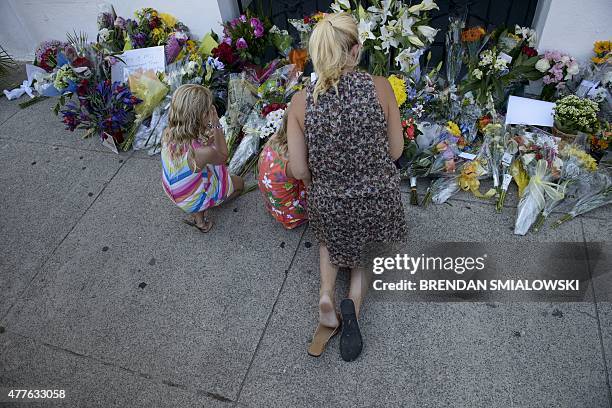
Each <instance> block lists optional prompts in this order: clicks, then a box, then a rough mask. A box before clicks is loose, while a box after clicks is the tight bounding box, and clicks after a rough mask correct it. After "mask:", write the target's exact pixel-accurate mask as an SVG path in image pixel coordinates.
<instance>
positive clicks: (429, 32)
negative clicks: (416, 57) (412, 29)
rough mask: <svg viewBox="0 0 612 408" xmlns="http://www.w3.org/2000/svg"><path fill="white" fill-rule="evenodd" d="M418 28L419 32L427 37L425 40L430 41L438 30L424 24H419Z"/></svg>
mask: <svg viewBox="0 0 612 408" xmlns="http://www.w3.org/2000/svg"><path fill="white" fill-rule="evenodd" d="M418 30H419V32H420V33H421V34H423V36H425V38H427V41H429V42H430V43H431V42H433V40H434V37H435V36H436V34H438V30H436V29H435V28H432V27H429V26H426V25H422V26H419V28H418Z"/></svg>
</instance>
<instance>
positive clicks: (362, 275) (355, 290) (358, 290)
mask: <svg viewBox="0 0 612 408" xmlns="http://www.w3.org/2000/svg"><path fill="white" fill-rule="evenodd" d="M366 281H367V278H366V272H365V269H364V268H361V267H357V268H351V284H350V286H349V294H348V297H349V298H350V299H351V300H352V301H353V303H354V304H355V314H356V315H357V317H359V309H361V303H362V302H363V297H364V296H365V293H366V290H367V282H366Z"/></svg>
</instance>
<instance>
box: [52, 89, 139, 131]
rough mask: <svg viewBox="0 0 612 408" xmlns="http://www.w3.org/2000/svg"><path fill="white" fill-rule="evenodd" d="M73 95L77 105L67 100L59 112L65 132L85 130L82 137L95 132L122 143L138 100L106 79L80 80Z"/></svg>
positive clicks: (127, 90) (130, 124)
mask: <svg viewBox="0 0 612 408" xmlns="http://www.w3.org/2000/svg"><path fill="white" fill-rule="evenodd" d="M77 95H78V100H79V104H78V105H77V104H76V103H75V102H73V101H71V102H68V103H67V104H66V107H65V108H64V109H62V110H61V113H62V116H63V122H64V123H65V124H66V129H68V130H70V131H74V130H75V129H76V128H80V129H86V130H87V133H86V134H85V137H87V136H90V135H92V134H94V133H96V134H98V135H99V136H100V138H102V139H106V138H107V137H112V138H113V140H114V142H115V143H123V142H124V135H125V134H126V132H127V131H128V130H129V128H130V127H131V126H132V123H133V122H134V116H135V109H134V108H135V107H136V106H137V105H138V104H139V103H140V102H141V100H140V99H138V98H136V97H135V96H134V95H132V93H131V92H130V89H129V88H128V87H127V86H125V85H123V84H121V83H119V82H113V83H111V81H109V80H106V81H101V82H99V83H98V84H91V83H89V81H87V80H83V81H81V83H79V86H78V89H77Z"/></svg>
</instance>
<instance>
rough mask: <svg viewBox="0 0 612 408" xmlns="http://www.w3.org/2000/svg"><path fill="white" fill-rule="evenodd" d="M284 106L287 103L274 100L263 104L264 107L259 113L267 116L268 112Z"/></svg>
mask: <svg viewBox="0 0 612 408" xmlns="http://www.w3.org/2000/svg"><path fill="white" fill-rule="evenodd" d="M286 107H287V105H286V104H284V103H277V102H274V103H271V104H269V105H266V106H264V108H263V109H262V110H261V114H262V116H263V117H266V116H268V114H269V113H270V112H274V111H276V110H279V109H285V108H286Z"/></svg>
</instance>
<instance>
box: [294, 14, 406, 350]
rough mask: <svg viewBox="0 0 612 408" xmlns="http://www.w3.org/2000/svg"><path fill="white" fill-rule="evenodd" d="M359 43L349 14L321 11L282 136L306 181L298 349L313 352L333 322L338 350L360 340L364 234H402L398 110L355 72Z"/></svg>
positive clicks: (383, 89)
mask: <svg viewBox="0 0 612 408" xmlns="http://www.w3.org/2000/svg"><path fill="white" fill-rule="evenodd" d="M360 50H361V46H360V44H359V35H358V30H357V25H356V23H355V21H354V19H353V17H351V16H350V15H349V14H347V13H337V14H330V15H327V16H326V17H325V18H324V19H323V20H321V21H320V22H319V23H318V24H317V25H316V27H315V28H314V30H313V32H312V34H311V36H310V43H309V54H310V57H311V59H312V62H313V65H314V70H315V73H316V75H317V77H318V78H317V80H316V82H315V83H314V84H310V86H308V87H307V88H306V89H304V90H302V91H300V92H298V93H297V94H295V95H294V97H293V99H292V103H291V105H290V108H289V117H288V123H287V142H288V148H289V158H290V161H291V163H292V165H291V166H292V171H293V174H294V176H295V177H296V178H298V179H300V180H302V181H303V182H304V184H305V185H306V186H307V195H306V196H307V204H308V218H309V220H310V226H311V228H312V230H313V231H314V233H315V235H316V237H317V240H318V241H319V262H320V269H321V287H320V293H319V295H320V297H319V324H318V326H317V328H316V330H315V333H314V336H313V340H312V342H311V344H310V346H309V348H308V353H309V354H310V355H313V356H319V355H321V354H322V353H323V351H324V350H325V347H326V345H327V342H328V340H329V339H330V338H331V337H332V336H334V335H335V334H336V333H337V332H338V331H339V328H340V324H341V323H342V335H341V338H340V354H341V356H342V358H343V359H344V360H346V361H351V360H354V359H355V358H357V356H358V355H359V354H360V353H361V349H362V337H361V333H360V331H359V325H358V320H357V319H358V317H359V312H360V309H361V304H362V300H363V296H364V294H365V290H366V287H367V283H366V272H365V269H364V265H363V263H362V259H361V257H362V255H363V252H364V249H365V247H366V245H368V244H369V243H373V242H390V241H401V240H404V239H405V237H406V233H407V232H406V222H405V216H404V208H403V205H402V201H401V197H400V190H399V173H398V170H397V168H396V167H395V164H394V161H395V160H397V159H398V158H399V156H400V155H401V153H402V149H403V139H402V127H401V122H400V115H399V109H398V107H397V102H396V100H395V96H394V94H393V90H392V88H391V85H390V84H389V81H388V80H387V79H386V78H384V77H373V76H371V75H369V74H367V73H363V72H357V71H356V70H355V68H356V67H357V65H358V63H359V58H360ZM339 267H346V268H350V273H351V282H350V288H349V293H348V297H347V298H346V299H344V300H342V302H340V316H339V315H338V314H337V312H336V306H335V299H334V293H335V283H336V275H337V273H338V268H339Z"/></svg>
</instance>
